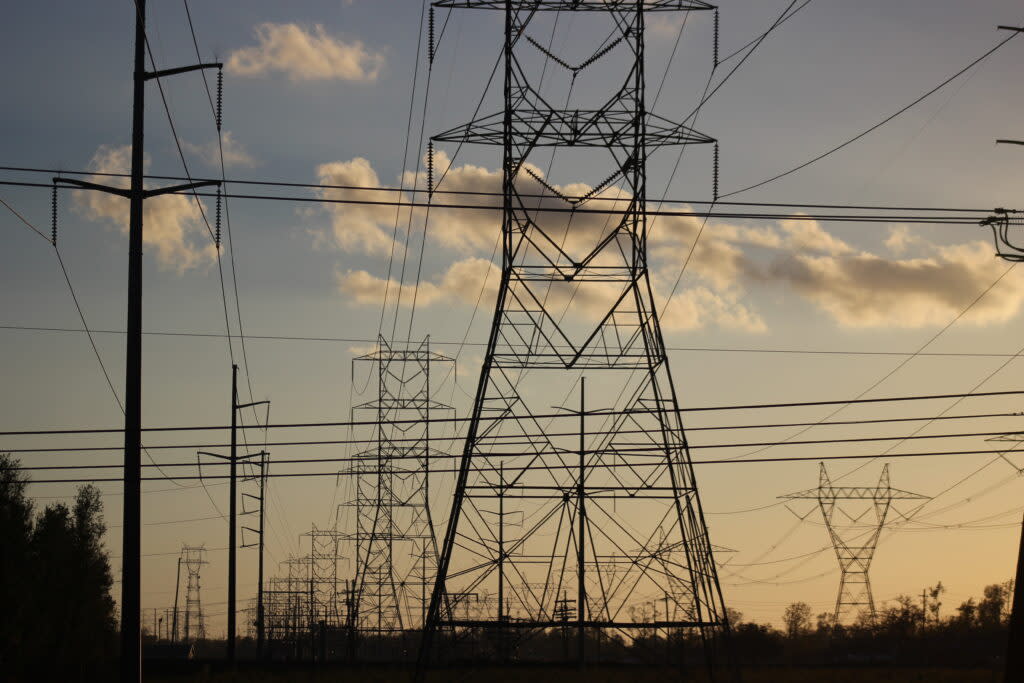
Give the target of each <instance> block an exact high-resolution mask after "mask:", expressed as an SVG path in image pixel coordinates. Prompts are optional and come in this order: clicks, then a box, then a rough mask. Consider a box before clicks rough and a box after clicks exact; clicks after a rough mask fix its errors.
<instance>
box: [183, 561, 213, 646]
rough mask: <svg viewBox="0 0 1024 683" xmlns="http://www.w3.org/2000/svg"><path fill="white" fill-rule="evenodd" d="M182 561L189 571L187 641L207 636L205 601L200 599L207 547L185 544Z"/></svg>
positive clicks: (186, 609)
mask: <svg viewBox="0 0 1024 683" xmlns="http://www.w3.org/2000/svg"><path fill="white" fill-rule="evenodd" d="M181 558H182V560H181V562H182V564H184V565H185V569H186V570H187V571H188V583H187V589H186V591H185V642H192V641H196V640H203V639H204V638H206V621H205V619H204V618H203V603H202V600H201V599H200V593H199V589H200V586H199V582H200V578H201V577H200V572H201V571H202V568H203V565H206V564H209V562H207V561H206V548H204V547H203V546H190V545H183V546H182V547H181Z"/></svg>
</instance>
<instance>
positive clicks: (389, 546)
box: [347, 337, 454, 636]
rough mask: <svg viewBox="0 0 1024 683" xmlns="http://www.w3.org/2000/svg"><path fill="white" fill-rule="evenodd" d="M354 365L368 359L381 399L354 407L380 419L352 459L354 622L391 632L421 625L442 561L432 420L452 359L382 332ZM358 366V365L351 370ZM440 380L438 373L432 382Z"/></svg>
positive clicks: (441, 408)
mask: <svg viewBox="0 0 1024 683" xmlns="http://www.w3.org/2000/svg"><path fill="white" fill-rule="evenodd" d="M355 362H356V363H359V364H369V365H370V367H371V368H372V369H371V373H372V376H373V377H374V379H376V385H377V386H376V390H377V391H376V394H377V395H376V397H375V398H374V399H373V400H371V401H368V402H365V403H361V404H359V405H356V406H355V407H354V412H355V413H356V414H357V415H358V414H360V413H362V414H367V413H369V414H371V415H372V416H373V420H374V421H375V423H376V431H375V434H374V441H375V443H374V445H373V447H372V448H370V449H369V450H366V451H363V452H362V453H359V454H357V455H356V456H355V458H354V464H353V465H352V468H351V472H350V474H352V475H353V478H354V479H355V496H354V499H353V500H352V501H351V502H350V503H348V504H347V506H348V507H350V508H353V509H354V511H355V515H354V525H355V529H354V533H352V534H351V536H350V539H351V540H352V541H354V543H352V547H354V554H355V557H354V563H353V564H354V569H355V577H354V579H353V586H354V596H353V598H352V600H351V602H352V605H351V609H350V611H349V614H348V621H349V623H348V625H349V627H350V628H353V629H355V630H356V631H358V632H360V633H362V634H376V635H378V636H385V635H388V634H394V633H397V632H400V631H403V630H406V629H413V628H421V627H422V624H423V618H424V613H425V612H426V586H427V585H428V583H432V582H433V578H434V574H435V571H436V567H437V540H436V537H435V531H434V523H433V520H432V519H431V514H430V507H429V504H428V503H429V499H430V484H431V474H430V470H431V461H432V459H433V458H434V457H435V456H437V455H438V452H437V451H436V450H435V449H434V448H432V445H431V444H432V436H431V420H432V419H434V418H440V417H450V416H451V415H452V412H451V411H452V409H451V408H450V407H449V406H447V405H445V404H443V403H440V402H439V401H437V400H435V399H434V397H433V393H434V391H435V390H436V387H435V386H434V385H432V383H431V382H432V378H431V369H432V368H433V367H434V366H437V365H438V364H441V365H449V366H452V364H453V363H454V361H453V360H452V359H451V358H448V357H447V356H444V355H442V354H439V353H437V352H436V351H432V350H431V348H430V339H429V337H428V338H427V339H425V340H423V341H422V342H415V343H389V342H388V341H386V340H385V339H384V338H383V337H380V338H379V339H378V347H377V348H376V349H375V350H374V351H373V352H371V353H368V354H365V355H363V356H359V357H357V358H356V359H355ZM354 367H355V364H354V365H353V368H354ZM433 381H434V382H437V380H436V378H435V379H434V380H433Z"/></svg>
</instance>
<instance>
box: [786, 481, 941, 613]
mask: <svg viewBox="0 0 1024 683" xmlns="http://www.w3.org/2000/svg"><path fill="white" fill-rule="evenodd" d="M780 498H782V499H785V500H815V501H817V502H818V507H819V508H820V509H821V516H822V517H823V518H824V520H825V527H826V528H827V529H828V535H829V538H831V540H832V546H833V547H834V548H835V551H836V558H837V559H838V560H839V570H840V572H841V574H840V578H839V593H838V595H837V597H836V609H835V612H834V613H833V615H832V623H833V624H836V625H838V624H841V623H843V621H844V619H846V618H847V617H849V616H853V617H856V616H858V615H859V614H860V613H861V612H866V614H867V616H868V618H869V619H870V620H871V621H872V622H874V620H875V616H876V612H875V600H874V597H873V596H872V595H871V580H870V578H869V576H868V571H869V570H870V569H871V560H872V559H873V558H874V556H875V548H876V547H878V538H879V536H880V535H881V533H882V528H883V527H884V526H885V518H886V516H887V515H888V514H889V508H890V507H892V502H893V501H894V500H926V499H927V498H928V497H927V496H922V495H920V494H917V493H911V492H910V491H903V490H901V489H894V488H892V486H891V485H890V482H889V465H885V466H884V467H883V468H882V476H881V477H880V478H879V479H878V484H876V485H875V486H833V485H832V482H831V480H830V479H829V478H828V472H827V471H826V470H825V463H821V471H820V474H819V478H818V488H816V489H808V490H806V491H800V492H798V493H790V494H788V495H785V496H780ZM839 501H843V502H844V504H842V505H837V504H836V503H837V502H839ZM858 501H859V502H860V503H861V504H860V505H858V503H857V502H858ZM872 513H873V514H872Z"/></svg>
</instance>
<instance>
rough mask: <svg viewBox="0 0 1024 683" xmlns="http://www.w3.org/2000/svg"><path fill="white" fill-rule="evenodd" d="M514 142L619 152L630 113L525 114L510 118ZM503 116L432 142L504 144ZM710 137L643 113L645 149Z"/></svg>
mask: <svg viewBox="0 0 1024 683" xmlns="http://www.w3.org/2000/svg"><path fill="white" fill-rule="evenodd" d="M513 118H514V123H515V125H516V128H517V133H516V137H522V138H523V140H524V141H528V143H529V144H530V145H531V146H534V147H555V146H557V147H600V148H609V147H623V148H630V147H632V146H633V144H634V143H635V142H636V141H635V139H634V137H633V135H634V124H635V114H633V113H632V112H629V111H612V110H608V109H589V110H588V109H572V110H566V109H563V110H544V109H525V110H518V111H516V112H514V114H513ZM503 123H504V114H502V113H496V114H490V115H488V116H484V117H481V118H478V119H475V120H473V121H470V122H469V123H465V124H462V125H460V126H456V127H455V128H452V129H450V130H447V131H445V132H443V133H439V134H438V135H435V136H434V138H433V139H434V140H435V141H437V142H460V143H475V144H480V145H498V146H500V145H502V144H504V141H505V137H504V130H503ZM714 141H715V140H714V138H711V137H708V136H707V135H704V134H703V133H699V132H697V131H695V130H693V129H692V128H689V127H687V126H684V125H683V124H681V123H675V122H674V121H670V120H668V119H666V118H663V117H661V116H658V115H656V114H648V120H647V137H646V144H647V147H648V148H653V147H668V146H671V145H690V144H708V143H713V142H714Z"/></svg>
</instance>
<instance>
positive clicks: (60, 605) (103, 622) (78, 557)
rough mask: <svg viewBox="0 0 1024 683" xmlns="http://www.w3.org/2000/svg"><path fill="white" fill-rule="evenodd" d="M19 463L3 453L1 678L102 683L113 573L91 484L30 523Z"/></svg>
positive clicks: (110, 647) (111, 635)
mask: <svg viewBox="0 0 1024 683" xmlns="http://www.w3.org/2000/svg"><path fill="white" fill-rule="evenodd" d="M27 483H28V481H27V479H26V478H25V477H23V476H22V475H21V470H20V469H19V463H18V461H16V460H13V459H12V458H11V457H10V456H9V455H0V533H2V534H3V536H2V537H0V538H2V543H3V546H2V551H0V572H2V574H0V596H2V598H3V599H4V603H3V605H4V609H3V610H0V671H3V673H4V678H5V680H7V679H10V680H19V677H24V679H25V680H61V681H76V680H100V679H102V678H103V677H104V675H103V674H104V673H105V672H104V671H103V669H104V666H105V664H106V663H107V662H108V661H111V660H113V657H114V654H115V647H114V646H115V642H116V640H115V636H116V623H115V621H114V601H113V598H111V596H110V590H111V588H112V587H113V583H114V581H113V577H112V576H111V572H110V563H109V561H108V559H107V555H106V551H105V550H104V549H103V534H104V533H106V526H105V525H104V523H103V504H102V502H101V499H100V493H99V491H98V490H97V489H96V488H95V487H92V486H84V487H82V488H80V489H79V490H78V494H77V496H76V497H75V502H74V505H73V506H72V507H71V508H69V507H68V506H67V505H65V504H64V503H54V504H52V505H49V506H47V508H46V509H45V510H43V511H42V513H40V514H39V515H38V517H37V518H35V519H34V520H33V515H32V506H31V503H29V502H28V501H27V499H26V498H25V487H26V485H27Z"/></svg>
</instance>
